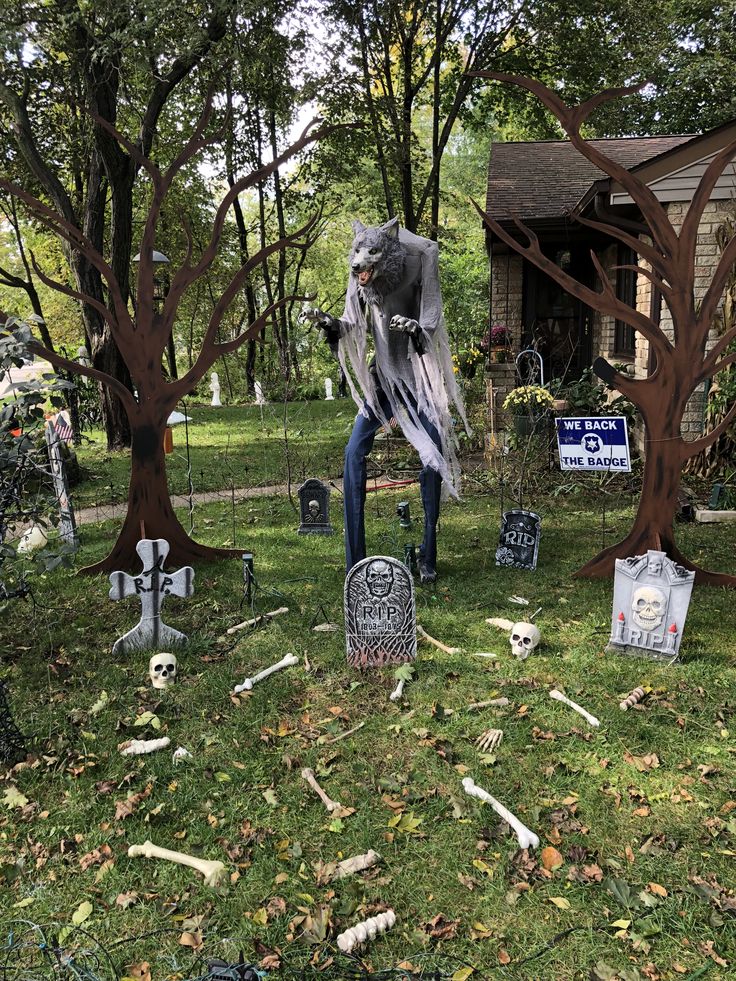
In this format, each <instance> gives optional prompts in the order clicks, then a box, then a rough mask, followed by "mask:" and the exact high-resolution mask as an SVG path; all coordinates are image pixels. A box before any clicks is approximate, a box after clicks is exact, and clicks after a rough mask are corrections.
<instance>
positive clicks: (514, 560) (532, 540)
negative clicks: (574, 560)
mask: <svg viewBox="0 0 736 981" xmlns="http://www.w3.org/2000/svg"><path fill="white" fill-rule="evenodd" d="M541 522H542V519H541V518H540V517H539V515H538V514H537V513H536V512H534V511H525V510H524V509H523V508H514V509H513V510H511V511H504V513H503V515H502V517H501V531H500V534H499V536H498V548H497V549H496V565H500V566H508V567H510V568H513V569H536V567H537V554H538V552H539V536H540V533H541Z"/></svg>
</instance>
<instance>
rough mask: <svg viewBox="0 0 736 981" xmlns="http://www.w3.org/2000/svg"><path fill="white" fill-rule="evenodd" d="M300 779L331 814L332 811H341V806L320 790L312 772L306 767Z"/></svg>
mask: <svg viewBox="0 0 736 981" xmlns="http://www.w3.org/2000/svg"><path fill="white" fill-rule="evenodd" d="M302 777H303V778H304V779H305V780H306V781H307V783H308V784H309V786H310V787H311V788H312V790H313V791H314V792H315V794H317V796H318V797H319V799H320V800H321V801H322V803H323V804H324V805H325V807H326V808H327V810H328V811H329V812H330V814H332V812H333V811H340V810H342V809H343V807H342V804H340V803H339V802H338V801H336V800H332V799H331V798H330V797H328V796H327V794H326V793H325V792H324V790H322V788H321V787H320V785H319V784H318V783H317V778H316V777H315V775H314V770H310V768H309V767H308V766H305V767H304V769H303V770H302Z"/></svg>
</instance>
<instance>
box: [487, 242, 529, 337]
mask: <svg viewBox="0 0 736 981" xmlns="http://www.w3.org/2000/svg"><path fill="white" fill-rule="evenodd" d="M522 262H523V260H522V258H521V256H520V255H492V256H491V323H492V324H506V326H507V327H508V328H509V329H510V330H511V336H512V337H513V343H514V347H515V349H516V350H517V351H518V349H519V343H520V341H521V332H522V320H521V317H522V303H523V273H522Z"/></svg>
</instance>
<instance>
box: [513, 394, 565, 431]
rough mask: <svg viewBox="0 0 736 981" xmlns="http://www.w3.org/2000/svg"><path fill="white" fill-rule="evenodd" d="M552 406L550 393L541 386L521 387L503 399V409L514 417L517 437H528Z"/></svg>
mask: <svg viewBox="0 0 736 981" xmlns="http://www.w3.org/2000/svg"><path fill="white" fill-rule="evenodd" d="M553 406H554V399H553V398H552V395H551V393H550V392H549V391H548V390H547V389H546V388H542V387H541V385H521V386H520V387H519V388H515V389H514V390H513V392H509V394H508V395H507V396H506V398H505V399H504V403H503V408H504V410H505V411H506V412H510V413H511V414H512V415H513V417H514V427H515V429H516V432H517V434H518V435H519V436H530V435H531V434H532V433H533V432H534V430H535V428H536V427H537V424H538V422H539V420H540V419H542V418H543V417H544V416H545V415H546V413H547V412H549V410H550V409H552V408H553Z"/></svg>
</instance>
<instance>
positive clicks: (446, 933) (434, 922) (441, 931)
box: [422, 913, 470, 977]
mask: <svg viewBox="0 0 736 981" xmlns="http://www.w3.org/2000/svg"><path fill="white" fill-rule="evenodd" d="M459 926H460V920H448V919H446V918H445V916H444V914H443V913H438V914H437V915H436V916H433V917H432V919H431V920H427V922H426V923H424V924H423V925H422V930H424V932H425V933H426V934H428V936H430V937H433V938H434V939H435V940H451V939H452V938H453V937H454V936H455V935H456V933H457V929H458V927H459ZM468 977H470V975H468Z"/></svg>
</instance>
